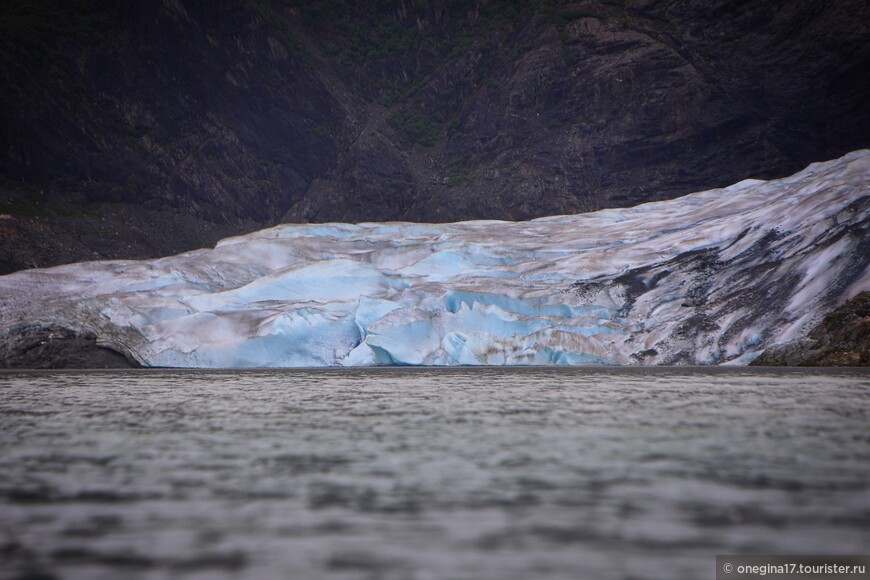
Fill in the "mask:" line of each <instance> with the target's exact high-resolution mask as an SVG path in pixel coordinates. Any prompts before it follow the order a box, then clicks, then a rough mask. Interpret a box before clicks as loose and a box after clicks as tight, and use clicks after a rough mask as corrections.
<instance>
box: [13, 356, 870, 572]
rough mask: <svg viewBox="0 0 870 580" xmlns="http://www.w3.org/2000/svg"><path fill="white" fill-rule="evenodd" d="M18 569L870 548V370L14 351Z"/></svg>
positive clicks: (472, 567)
mask: <svg viewBox="0 0 870 580" xmlns="http://www.w3.org/2000/svg"><path fill="white" fill-rule="evenodd" d="M0 534H2V535H0V577H2V578H31V579H32V580H36V579H37V578H39V579H48V578H71V579H88V580H93V579H112V580H115V579H119V578H124V579H137V578H142V579H145V578H147V579H157V578H185V579H187V578H190V579H194V578H196V579H205V578H208V579H212V578H215V579H220V578H228V579H229V578H253V579H261V578H262V579H278V578H292V579H295V578H299V579H319V578H325V579H396V580H399V579H417V580H423V579H433V580H436V579H437V580H442V579H457V580H458V579H475V580H477V579H490V578H491V579H523V580H525V579H538V578H545V579H555V578H559V579H563V578H564V579H569V578H570V579H585V578H589V579H599V580H600V579H605V580H606V579H610V578H614V579H629V578H653V579H667V580H674V579H683V578H685V579H692V580H697V579H699V578H712V577H713V576H714V567H715V555H716V554H728V553H762V554H764V553H767V554H776V553H785V554H804V553H830V554H834V553H853V554H854V553H866V552H867V546H870V374H868V373H867V372H864V371H857V370H853V371H848V370H843V371H816V370H810V371H795V370H777V371H773V370H754V369H734V368H732V369H725V368H713V369H711V368H704V369H697V368H667V369H662V368H658V369H631V368H620V369H602V368H569V369H564V368H559V369H554V368H519V369H517V368H508V369H504V368H497V369H496V368H454V369H424V368H405V369H397V368H375V369H354V370H347V369H325V370H281V371H171V370H154V371H129V372H116V371H113V372H12V373H2V374H0Z"/></svg>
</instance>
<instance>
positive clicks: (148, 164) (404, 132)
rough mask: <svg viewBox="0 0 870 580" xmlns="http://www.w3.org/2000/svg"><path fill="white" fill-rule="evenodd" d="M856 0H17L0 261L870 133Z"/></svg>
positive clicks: (677, 174)
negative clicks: (839, 0)
mask: <svg viewBox="0 0 870 580" xmlns="http://www.w3.org/2000/svg"><path fill="white" fill-rule="evenodd" d="M868 22H870V5H868V4H867V3H866V2H864V1H862V0H844V1H842V2H835V3H833V2H826V1H824V0H789V1H785V0H753V1H752V2H749V1H746V0H688V1H683V0H680V1H677V0H626V1H619V0H586V1H581V2H570V1H565V0H549V1H540V2H533V1H530V0H526V1H514V0H512V1H508V0H489V1H486V0H477V1H472V0H465V1H463V0H449V1H448V0H378V1H373V2H362V3H360V2H354V1H351V0H327V1H313V0H221V1H220V2H213V1H206V0H147V1H143V2H136V3H127V2H118V1H114V0H75V1H64V2H61V1H60V0H27V1H25V0H9V1H7V2H4V3H3V4H2V7H0V84H2V86H3V87H4V88H3V90H2V91H0V127H2V129H3V130H2V131H0V178H2V179H0V214H5V215H8V216H10V217H5V218H3V219H0V268H2V271H13V270H15V269H18V268H21V267H32V266H41V265H49V264H55V263H61V262H67V261H73V260H78V259H95V258H105V257H140V258H141V257H146V256H154V255H165V254H168V253H172V252H176V251H180V250H182V249H189V248H193V247H197V246H201V245H205V244H211V243H213V242H214V241H216V240H217V239H218V238H220V237H222V236H225V235H227V234H229V233H232V232H242V231H250V230H253V229H257V228H259V227H262V226H264V225H272V224H276V223H280V222H326V221H347V222H357V221H364V220H381V221H383V220H410V221H430V222H447V221H454V220H457V219H470V218H498V219H528V218H533V217H539V216H542V215H552V214H566V213H577V212H584V211H592V210H596V209H600V208H604V207H621V206H629V205H633V204H636V203H638V202H642V201H650V200H657V199H665V198H670V197H674V196H677V195H682V194H685V193H688V192H690V191H696V190H699V189H705V188H709V187H718V186H725V185H727V184H729V183H733V182H735V181H737V180H739V179H743V178H745V177H755V178H770V177H776V176H782V175H786V174H790V173H792V172H793V171H796V170H797V169H799V168H801V167H804V166H805V165H806V164H807V163H809V162H811V161H819V160H824V159H830V158H833V157H837V156H839V155H841V154H843V153H844V152H846V151H849V150H854V149H858V148H861V147H867V146H870V131H868V128H870V122H868V121H870V105H868V99H867V98H866V97H867V95H868V94H870V91H868V89H870V80H868V76H867V75H866V74H865V72H866V70H868V64H870V41H868V40H870V39H868V34H870V33H868V30H870V28H868Z"/></svg>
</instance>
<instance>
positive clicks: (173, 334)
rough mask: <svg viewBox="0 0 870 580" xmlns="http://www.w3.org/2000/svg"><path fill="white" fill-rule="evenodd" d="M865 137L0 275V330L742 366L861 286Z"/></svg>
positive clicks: (424, 356)
mask: <svg viewBox="0 0 870 580" xmlns="http://www.w3.org/2000/svg"><path fill="white" fill-rule="evenodd" d="M868 176H870V151H858V152H854V153H851V154H849V155H846V156H844V157H843V158H841V159H838V160H834V161H830V162H827V163H817V164H814V165H811V166H810V167H808V168H807V169H805V170H804V171H802V172H800V173H798V174H796V175H794V176H791V177H787V178H784V179H779V180H774V181H759V180H746V181H743V182H740V183H738V184H736V185H733V186H731V187H727V188H723V189H714V190H710V191H704V192H700V193H695V194H691V195H688V196H685V197H682V198H679V199H675V200H669V201H661V202H655V203H648V204H644V205H640V206H637V207H633V208H626V209H611V210H604V211H600V212H596V213H591V214H582V215H573V216H553V217H548V218H542V219H538V220H532V221H528V222H501V221H470V222H460V223H453V224H412V223H362V224H317V225H307V224H303V225H281V226H277V227H273V228H270V229H266V230H262V231H259V232H255V233H252V234H249V235H244V236H238V237H234V238H229V239H226V240H222V241H221V242H219V243H218V244H217V246H216V247H215V248H213V249H205V250H198V251H194V252H188V253H185V254H180V255H178V256H172V257H167V258H162V259H157V260H147V261H129V260H125V261H109V262H90V263H81V264H71V265H67V266H60V267H56V268H50V269H44V270H30V271H25V272H18V273H15V274H11V275H8V276H3V277H0V296H3V300H2V301H0V323H2V326H0V332H3V331H6V330H8V329H10V328H14V327H16V326H18V325H22V324H59V325H62V326H66V327H68V328H72V329H76V330H89V331H93V332H95V333H96V334H97V336H98V340H99V342H100V343H101V344H103V345H106V346H110V347H111V348H114V349H116V350H119V351H122V352H126V353H129V354H130V355H131V356H132V357H134V358H135V359H137V360H138V361H140V362H141V363H142V364H144V365H151V366H180V367H290V366H332V365H483V364H487V365H520V364H522V365H581V364H642V365H648V364H723V363H727V364H746V363H748V362H749V361H751V360H752V358H753V357H754V356H756V355H757V354H758V353H760V352H761V351H762V350H763V349H764V348H766V347H768V346H770V345H772V344H776V343H781V342H786V341H789V340H793V339H796V338H800V337H802V336H803V335H805V334H806V332H807V331H808V329H810V328H811V327H812V326H813V325H814V324H816V323H817V322H818V321H819V320H820V318H821V317H822V316H823V315H824V314H825V313H826V312H828V311H829V310H830V309H832V308H834V307H835V306H837V305H839V304H840V303H842V302H844V301H846V300H848V299H849V298H851V297H852V296H854V295H856V294H857V293H858V292H860V291H863V290H868V289H870V271H868V262H870V191H868Z"/></svg>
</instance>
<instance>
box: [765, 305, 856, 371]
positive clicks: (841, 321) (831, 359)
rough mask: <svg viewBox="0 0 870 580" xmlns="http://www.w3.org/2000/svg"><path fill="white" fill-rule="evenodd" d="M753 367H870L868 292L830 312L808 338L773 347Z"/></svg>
mask: <svg viewBox="0 0 870 580" xmlns="http://www.w3.org/2000/svg"><path fill="white" fill-rule="evenodd" d="M752 364H753V365H755V366H804V367H806V366H820V367H841V366H850V367H866V366H870V292H862V293H860V294H858V295H857V296H855V298H853V299H852V300H850V301H849V302H847V303H846V304H844V305H842V306H840V307H839V308H837V309H836V310H834V311H833V312H831V313H830V314H829V315H828V316H826V317H825V319H824V320H823V321H822V322H821V324H819V325H818V326H817V327H816V328H814V329H813V330H812V331H810V333H809V334H808V335H807V338H804V339H798V340H795V341H792V342H788V343H785V344H780V345H776V346H772V347H770V348H768V349H767V350H765V351H764V353H762V355H761V356H759V357H758V358H757V359H755V361H753V362H752Z"/></svg>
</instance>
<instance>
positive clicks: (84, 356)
mask: <svg viewBox="0 0 870 580" xmlns="http://www.w3.org/2000/svg"><path fill="white" fill-rule="evenodd" d="M138 366H140V365H139V364H138V363H137V362H136V361H134V360H132V359H129V358H127V357H126V356H125V355H123V354H121V353H119V352H117V351H115V350H113V349H111V348H109V347H107V346H103V345H100V344H98V343H97V336H96V334H94V333H93V332H88V331H77V330H72V329H70V328H65V327H62V326H57V325H46V326H41V325H20V326H16V327H13V328H11V329H9V330H7V331H5V332H3V333H2V334H0V368H7V369H16V368H29V369H76V368H98V369H99V368H106V369H120V368H135V367H138Z"/></svg>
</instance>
